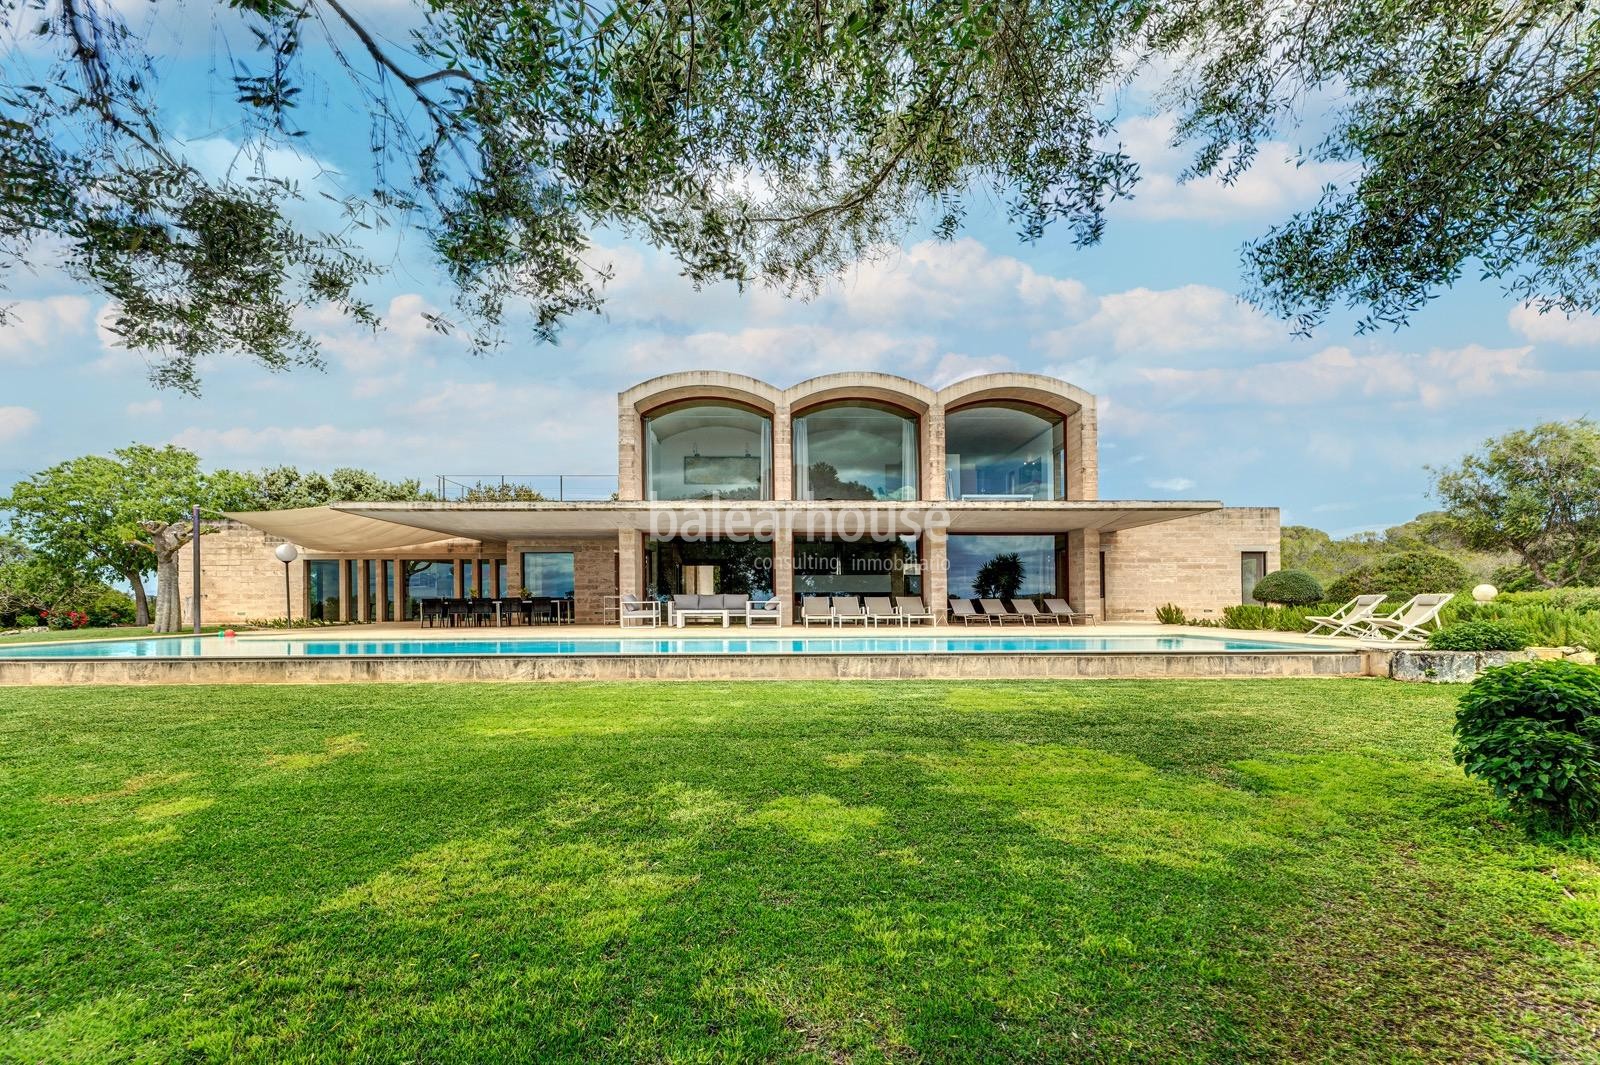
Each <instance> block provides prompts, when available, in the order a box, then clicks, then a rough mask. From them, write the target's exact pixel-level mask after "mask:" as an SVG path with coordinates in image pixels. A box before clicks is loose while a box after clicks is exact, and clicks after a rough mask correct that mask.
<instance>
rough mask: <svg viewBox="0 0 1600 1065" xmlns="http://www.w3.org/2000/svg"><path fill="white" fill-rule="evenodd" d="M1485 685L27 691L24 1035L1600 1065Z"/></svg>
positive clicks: (275, 1044)
mask: <svg viewBox="0 0 1600 1065" xmlns="http://www.w3.org/2000/svg"><path fill="white" fill-rule="evenodd" d="M1458 694H1459V689H1456V690H1451V689H1448V688H1436V687H1431V686H1425V685H1401V684H1392V683H1388V682H1379V681H1315V680H1313V681H1283V682H1267V681H1254V682H1243V683H1223V682H1194V683H1170V682H1169V683H1138V682H1120V683H1069V684H1044V683H1039V684H1033V683H1012V684H1000V683H996V684H788V685H784V684H722V685H717V684H694V685H690V684H678V685H643V684H637V685H554V684H551V685H542V686H488V685H485V686H432V685H429V686H414V687H402V686H393V685H387V686H360V687H358V686H328V687H321V688H281V687H278V688H271V687H262V688H237V689H223V688H166V689H159V688H152V689H137V690H136V689H77V690H73V689H52V690H29V691H23V690H18V689H0V847H3V853H0V1060H26V1061H35V1060H53V1059H64V1058H81V1059H84V1060H93V1061H104V1060H115V1059H119V1058H131V1059H140V1058H148V1059H170V1058H173V1057H178V1056H185V1057H189V1058H197V1059H207V1058H223V1057H239V1058H246V1059H252V1058H253V1059H268V1058H292V1059H297V1060H309V1059H316V1060H323V1061H345V1060H350V1059H368V1060H394V1059H409V1060H426V1061H442V1060H456V1061H489V1060H505V1059H511V1060H531V1059H545V1060H559V1059H568V1060H614V1061H632V1060H640V1059H645V1060H657V1061H691V1060H693V1061H699V1060H736V1059H737V1060H754V1059H767V1058H788V1059H796V1060H817V1061H828V1062H831V1061H879V1060H890V1059H893V1060H916V1059H922V1060H929V1059H933V1060H964V1061H979V1060H988V1061H1000V1060H1068V1061H1086V1060H1107V1059H1112V1060H1115V1059H1126V1060H1143V1061H1150V1060H1163V1059H1164V1060H1179V1059H1190V1060H1194V1059H1211V1060H1281V1059H1285V1058H1290V1059H1300V1060H1340V1061H1347V1060H1363V1059H1364V1060H1372V1061H1391V1060H1405V1059H1430V1060H1451V1061H1459V1060H1505V1059H1508V1058H1510V1059H1519V1058H1525V1059H1526V1060H1530V1061H1563V1060H1596V1059H1597V1053H1596V1049H1595V1048H1596V1047H1600V1030H1597V1027H1596V1026H1597V1024H1600V1020H1597V1017H1600V1013H1597V1003H1600V843H1597V842H1596V841H1595V840H1593V839H1590V840H1586V841H1585V840H1580V841H1577V842H1570V843H1553V842H1533V841H1530V840H1529V839H1527V838H1526V836H1524V835H1523V834H1521V832H1520V831H1519V830H1518V829H1516V828H1514V827H1512V826H1510V825H1508V824H1506V823H1505V822H1504V820H1503V819H1502V817H1501V814H1500V811H1499V810H1498V809H1497V807H1496V805H1495V803H1494V802H1493V800H1492V799H1491V798H1490V796H1489V795H1488V793H1487V792H1486V790H1485V789H1483V788H1482V787H1481V786H1479V785H1477V784H1474V783H1472V782H1469V781H1467V780H1466V779H1464V778H1463V777H1462V776H1461V774H1460V772H1459V771H1458V770H1457V769H1455V768H1454V767H1453V766H1452V765H1451V763H1450V759H1449V753H1448V752H1449V726H1450V722H1451V718H1452V712H1453V705H1454V700H1455V697H1456V696H1457V695H1458Z"/></svg>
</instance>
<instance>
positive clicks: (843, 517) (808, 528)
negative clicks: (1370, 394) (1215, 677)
mask: <svg viewBox="0 0 1600 1065" xmlns="http://www.w3.org/2000/svg"><path fill="white" fill-rule="evenodd" d="M334 506H335V507H337V508H338V510H339V511H340V513H343V514H348V515H350V516H352V517H355V516H357V515H359V516H361V517H363V518H368V519H372V520H379V519H383V521H382V522H381V523H382V524H387V523H389V522H396V523H401V524H405V525H410V526H415V527H416V528H418V529H426V530H431V531H432V535H433V537H434V538H438V537H439V536H441V535H445V536H460V537H467V538H469V539H473V540H491V541H505V540H517V539H525V538H528V537H535V536H573V537H584V536H589V537H599V536H606V535H615V533H616V532H617V530H619V529H631V530H636V531H639V532H645V533H650V534H652V535H658V536H659V535H672V534H676V535H706V536H723V535H745V536H748V535H751V533H752V532H755V533H757V534H758V535H759V533H760V532H761V531H762V530H766V531H768V532H770V530H771V529H772V528H773V527H774V526H778V527H787V528H790V529H792V530H794V532H795V533H796V535H832V534H835V533H838V532H853V533H855V534H861V533H868V534H872V533H878V534H883V533H888V534H890V535H897V534H903V533H912V532H917V531H920V530H922V529H926V528H943V529H944V530H945V531H947V532H950V533H998V532H1004V533H1057V532H1070V531H1072V530H1075V529H1098V530H1100V531H1101V532H1115V531H1116V530H1118V529H1134V528H1138V527H1139V526H1141V525H1153V524H1155V523H1157V522H1162V521H1170V520H1172V519H1173V518H1182V517H1188V516H1190V515H1194V514H1204V513H1206V512H1207V511H1212V510H1217V509H1219V508H1220V507H1221V506H1222V504H1221V503H1217V502H1214V501H1211V500H1191V501H1182V502H1168V501H1165V500H1159V501H1145V500H1139V501H1121V500H1119V501H1105V500H1085V501H1054V502H1029V503H1022V504H1017V503H1001V502H988V501H985V502H975V501H969V500H959V501H951V502H947V503H934V502H927V503H870V502H860V503H856V502H741V503H729V502H682V501H675V502H671V503H666V502H654V503H636V502H623V503H555V502H545V503H335V504H334ZM251 524H255V523H254V522H251Z"/></svg>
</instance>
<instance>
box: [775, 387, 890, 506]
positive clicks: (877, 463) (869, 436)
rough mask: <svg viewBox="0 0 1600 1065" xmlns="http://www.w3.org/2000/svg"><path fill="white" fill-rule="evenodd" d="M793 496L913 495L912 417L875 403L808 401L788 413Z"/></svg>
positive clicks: (871, 497)
mask: <svg viewBox="0 0 1600 1065" xmlns="http://www.w3.org/2000/svg"><path fill="white" fill-rule="evenodd" d="M793 428H794V497H795V498H796V499H918V498H920V497H921V494H920V492H919V491H918V489H917V474H918V471H919V470H920V469H921V467H920V466H919V465H918V462H917V419H916V418H915V417H913V416H911V415H909V414H907V413H906V412H904V411H902V410H900V409H899V408H896V407H890V406H886V405H884V404H881V403H863V402H853V401H852V402H844V403H829V404H825V405H823V406H821V407H813V408H812V409H811V410H809V411H807V412H806V413H805V414H802V415H800V416H799V417H797V418H795V419H794V426H793Z"/></svg>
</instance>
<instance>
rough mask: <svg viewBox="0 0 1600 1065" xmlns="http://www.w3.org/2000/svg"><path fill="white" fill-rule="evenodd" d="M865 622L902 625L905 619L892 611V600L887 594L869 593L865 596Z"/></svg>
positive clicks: (869, 623)
mask: <svg viewBox="0 0 1600 1065" xmlns="http://www.w3.org/2000/svg"><path fill="white" fill-rule="evenodd" d="M866 604H867V624H868V625H882V624H883V623H884V622H888V623H889V624H891V625H904V624H905V623H906V621H905V619H904V618H902V617H901V616H900V615H899V614H896V613H895V612H894V600H893V599H891V598H889V597H888V596H887V595H869V596H867V597H866Z"/></svg>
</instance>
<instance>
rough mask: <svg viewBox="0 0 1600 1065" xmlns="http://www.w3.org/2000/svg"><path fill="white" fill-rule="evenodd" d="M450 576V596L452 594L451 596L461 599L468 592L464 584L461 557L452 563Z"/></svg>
mask: <svg viewBox="0 0 1600 1065" xmlns="http://www.w3.org/2000/svg"><path fill="white" fill-rule="evenodd" d="M450 578H451V587H450V596H451V598H453V599H460V598H462V597H463V596H465V595H466V594H467V593H466V589H465V588H464V587H463V586H462V580H461V578H462V573H461V560H460V559H459V558H458V559H456V560H455V561H454V562H452V563H450Z"/></svg>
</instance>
